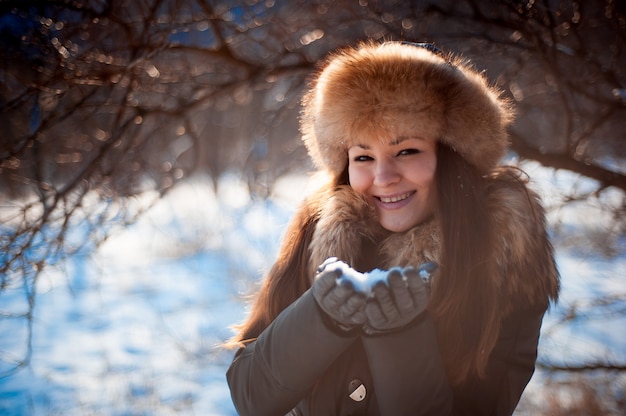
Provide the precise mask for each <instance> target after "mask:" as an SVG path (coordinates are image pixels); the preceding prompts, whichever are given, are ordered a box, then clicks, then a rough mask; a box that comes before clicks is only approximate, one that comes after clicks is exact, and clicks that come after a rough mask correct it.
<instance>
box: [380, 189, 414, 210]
mask: <svg viewBox="0 0 626 416" xmlns="http://www.w3.org/2000/svg"><path fill="white" fill-rule="evenodd" d="M415 194H416V191H410V192H405V193H402V194H398V195H390V196H383V195H379V196H374V198H375V199H377V200H378V201H379V202H380V204H381V205H382V206H384V207H385V208H386V209H398V208H401V207H403V206H405V205H406V204H407V203H408V202H410V198H411V197H413V195H415Z"/></svg>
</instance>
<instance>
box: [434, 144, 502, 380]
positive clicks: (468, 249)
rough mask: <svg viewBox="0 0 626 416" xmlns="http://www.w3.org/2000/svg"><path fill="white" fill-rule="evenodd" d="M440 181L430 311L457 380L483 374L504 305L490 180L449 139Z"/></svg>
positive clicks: (440, 161)
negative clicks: (437, 256) (437, 255)
mask: <svg viewBox="0 0 626 416" xmlns="http://www.w3.org/2000/svg"><path fill="white" fill-rule="evenodd" d="M437 146H438V147H437V169H436V173H435V178H436V179H435V180H436V183H437V192H438V210H437V215H438V217H439V222H440V228H441V235H442V250H441V253H442V254H441V259H440V269H439V273H438V275H437V278H436V279H435V280H434V282H433V287H432V294H431V298H430V302H429V311H430V313H431V314H432V315H433V318H434V320H435V327H436V329H437V336H438V342H439V346H440V351H441V353H442V355H443V360H444V363H445V364H446V369H447V372H448V378H449V379H450V381H451V382H452V383H454V384H457V383H461V382H463V381H464V380H465V379H466V378H467V377H468V375H470V374H472V373H473V374H477V375H479V376H480V375H483V374H484V370H485V367H486V364H487V359H488V357H489V354H490V353H491V350H492V349H493V347H494V345H495V342H496V340H497V337H498V332H499V328H500V321H501V309H500V307H499V305H498V300H499V299H500V298H501V297H500V296H499V295H498V294H499V285H498V279H496V277H495V274H496V264H495V260H494V258H493V256H492V255H491V254H492V241H491V240H492V239H491V237H490V236H491V224H490V221H489V214H488V209H487V185H488V179H487V178H486V177H483V176H482V175H481V174H480V173H479V172H478V171H477V170H476V169H475V168H474V167H473V166H472V165H470V164H469V163H467V162H466V161H465V159H463V158H462V157H461V156H460V155H459V154H458V153H456V152H455V151H454V150H453V149H451V148H450V147H448V146H447V145H445V144H442V143H438V145H437Z"/></svg>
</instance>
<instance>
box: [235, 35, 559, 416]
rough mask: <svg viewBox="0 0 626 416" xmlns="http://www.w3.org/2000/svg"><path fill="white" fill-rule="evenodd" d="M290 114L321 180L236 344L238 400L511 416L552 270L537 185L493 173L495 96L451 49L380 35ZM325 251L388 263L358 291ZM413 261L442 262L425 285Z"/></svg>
mask: <svg viewBox="0 0 626 416" xmlns="http://www.w3.org/2000/svg"><path fill="white" fill-rule="evenodd" d="M303 108H304V109H303V113H302V118H301V130H302V133H303V138H304V142H305V144H306V146H307V149H308V151H309V154H310V155H311V157H312V159H313V161H314V162H315V163H316V164H317V166H318V167H319V168H320V170H321V171H324V172H325V173H326V174H327V175H328V177H329V182H328V185H327V186H325V187H323V188H322V189H320V190H318V191H317V192H315V193H314V194H313V195H311V196H310V197H309V198H307V199H306V201H305V202H304V203H303V205H302V206H301V208H300V209H299V211H298V212H297V213H296V215H295V218H294V219H293V221H292V223H291V225H290V227H289V228H288V230H287V233H286V235H285V238H284V241H283V244H282V247H281V249H280V253H279V256H278V259H277V261H276V263H275V264H274V266H273V268H272V269H271V270H270V272H269V274H268V276H267V277H266V279H265V281H264V284H263V286H262V288H261V290H260V293H259V295H258V297H257V299H256V302H255V304H254V307H253V309H252V311H251V314H250V317H249V318H248V320H247V322H245V323H244V324H243V325H242V326H241V327H240V328H239V332H238V334H237V335H236V336H235V338H234V339H233V344H234V345H237V346H239V347H240V348H239V350H238V351H237V353H236V355H235V359H234V360H233V362H232V364H231V366H230V368H229V369H228V372H227V379H228V382H229V385H230V389H231V394H232V397H233V401H234V403H235V406H236V408H237V410H238V411H239V412H240V413H241V414H242V415H285V414H290V415H394V416H398V415H422V414H423V415H448V414H454V415H458V414H472V415H475V414H489V415H492V414H497V415H509V414H512V412H513V410H514V408H515V406H516V405H517V402H518V400H519V398H520V396H521V394H522V391H523V390H524V387H525V386H526V384H527V383H528V381H529V380H530V377H531V376H532V374H533V371H534V364H535V360H536V355H537V342H538V337H539V332H540V327H541V321H542V318H543V315H544V313H545V311H546V310H547V308H548V306H549V303H550V300H553V301H556V299H557V295H558V290H559V278H558V273H557V271H556V267H555V264H554V259H553V252H552V247H551V245H550V243H549V241H548V238H547V234H546V230H545V220H544V213H543V210H542V208H541V205H540V202H539V200H538V198H537V196H536V195H535V194H534V193H533V192H532V191H530V190H529V189H527V187H526V185H525V182H524V180H523V179H522V178H521V177H520V175H519V174H518V172H517V171H515V170H514V169H512V168H505V167H498V166H497V164H498V161H499V160H500V159H501V157H502V156H503V154H504V152H505V149H506V146H507V136H506V127H507V125H508V124H509V122H510V121H511V119H512V114H511V110H510V108H509V107H508V105H507V103H506V101H504V100H503V99H501V98H500V97H499V94H498V93H497V92H496V91H495V90H494V89H493V88H491V87H489V86H488V84H487V82H486V80H485V79H484V77H483V76H482V75H481V74H480V73H478V72H477V71H476V70H474V69H473V68H472V67H471V66H470V65H469V64H468V63H467V62H464V61H463V60H461V59H459V58H454V57H452V56H447V57H444V56H442V54H441V53H439V52H438V51H437V50H434V48H433V47H431V46H430V45H423V44H408V43H399V42H386V43H382V44H376V43H364V44H361V45H359V46H358V47H356V48H349V49H345V50H342V51H339V52H337V53H335V54H333V55H331V56H330V58H329V59H328V60H327V61H326V62H325V63H324V65H323V66H322V67H321V70H320V71H319V72H318V74H317V76H316V78H315V80H314V82H313V83H312V84H311V88H310V89H309V91H308V92H307V93H306V95H305V97H304V100H303ZM333 257H334V258H337V259H339V260H341V261H343V262H345V263H347V264H349V265H350V266H351V267H352V268H353V269H355V270H358V271H360V272H367V271H369V270H372V269H374V268H378V269H383V270H391V271H389V273H388V275H387V277H386V280H387V281H386V282H379V283H377V284H375V285H374V287H373V288H372V290H371V293H367V292H368V290H364V289H363V288H362V287H360V286H359V285H355V284H352V283H351V281H350V280H349V279H347V278H342V275H343V274H353V273H352V271H351V270H346V268H345V267H340V266H339V265H338V263H336V262H333V260H332V259H331V260H328V261H327V259H328V258H333ZM425 262H437V263H438V264H439V268H438V270H437V271H436V272H435V273H434V274H433V276H432V280H431V282H430V284H426V283H424V281H423V280H422V279H421V278H420V277H419V275H418V273H417V271H416V269H415V268H416V267H418V266H419V265H421V264H423V263H425ZM320 265H321V266H320ZM398 268H402V269H398Z"/></svg>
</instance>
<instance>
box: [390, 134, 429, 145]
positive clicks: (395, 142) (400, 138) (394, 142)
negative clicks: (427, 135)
mask: <svg viewBox="0 0 626 416" xmlns="http://www.w3.org/2000/svg"><path fill="white" fill-rule="evenodd" d="M411 139H415V140H419V141H425V140H424V139H422V138H421V137H418V136H398V137H396V138H395V139H393V140H392V141H390V142H389V144H390V145H392V146H397V145H399V144H400V143H402V142H405V141H407V140H411Z"/></svg>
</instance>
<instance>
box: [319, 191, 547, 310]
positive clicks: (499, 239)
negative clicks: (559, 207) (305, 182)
mask: <svg viewBox="0 0 626 416" xmlns="http://www.w3.org/2000/svg"><path fill="white" fill-rule="evenodd" d="M488 195H489V196H488V211H489V215H490V218H491V224H492V231H491V232H492V241H493V242H494V244H493V255H494V256H495V259H496V264H497V267H498V272H497V276H495V277H494V278H496V279H498V281H497V282H496V285H497V286H498V287H500V289H501V292H502V294H503V295H505V296H515V297H516V298H519V299H520V301H522V302H524V303H527V304H535V303H541V304H546V303H547V302H548V299H552V300H556V298H557V295H558V290H559V277H558V272H557V269H556V266H555V263H554V258H553V250H552V246H551V244H550V242H549V240H548V238H547V232H546V228H545V216H544V212H543V208H542V207H541V204H540V202H539V198H538V197H537V195H536V194H535V193H533V192H532V191H530V190H528V189H526V188H525V186H523V185H517V186H514V185H512V182H510V181H507V180H505V179H502V180H499V179H495V180H493V182H492V183H491V185H490V187H489V189H488ZM317 200H318V201H319V204H320V206H319V207H318V210H319V221H318V223H317V225H316V229H315V232H314V234H313V238H312V241H311V244H310V252H311V257H310V264H309V265H310V270H311V271H312V272H311V273H312V274H311V275H312V276H313V275H314V271H315V270H316V269H317V267H318V266H319V265H320V264H322V262H323V261H324V260H326V259H327V258H328V257H333V256H334V257H337V258H339V259H340V260H343V261H345V262H347V263H348V264H351V265H352V266H353V267H355V268H356V269H357V270H360V271H361V272H364V271H369V270H370V269H371V268H373V267H371V265H372V264H373V265H374V267H378V268H382V269H389V268H391V267H394V266H400V267H408V266H418V265H419V264H421V263H423V262H426V261H439V259H440V250H441V234H440V231H439V226H438V221H437V220H436V219H433V220H430V221H428V222H426V223H423V224H420V225H418V226H416V227H414V228H412V229H410V230H409V231H407V232H404V233H390V232H388V231H386V230H384V229H383V228H382V227H381V226H380V224H379V223H378V220H377V218H376V215H375V212H374V210H373V208H371V207H370V206H369V205H368V204H367V202H366V201H365V200H364V199H363V198H362V197H360V196H359V195H357V194H356V193H355V192H354V191H353V190H352V189H351V188H350V187H349V186H339V187H336V188H335V189H333V190H330V191H329V193H328V194H327V195H326V196H325V197H323V198H317ZM368 247H373V252H372V250H371V249H368ZM364 256H365V257H368V256H373V257H374V261H373V262H372V261H371V260H372V259H371V258H364ZM363 264H367V265H370V266H369V268H367V269H365V270H364V269H363V267H362V266H361V265H363Z"/></svg>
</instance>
